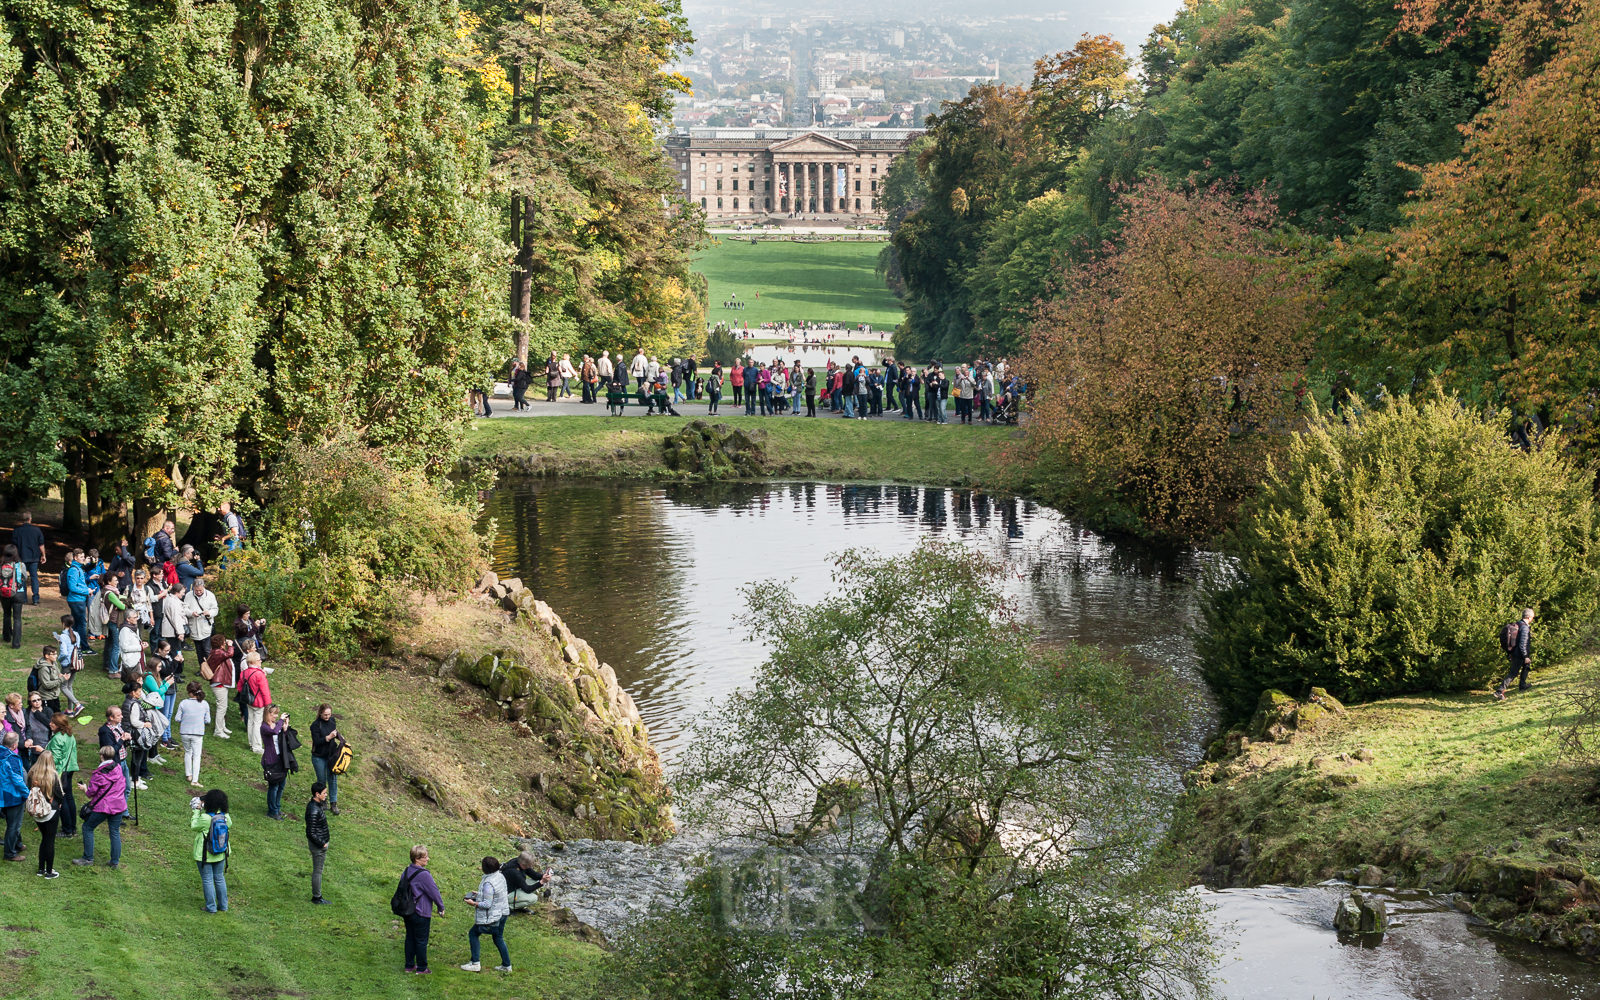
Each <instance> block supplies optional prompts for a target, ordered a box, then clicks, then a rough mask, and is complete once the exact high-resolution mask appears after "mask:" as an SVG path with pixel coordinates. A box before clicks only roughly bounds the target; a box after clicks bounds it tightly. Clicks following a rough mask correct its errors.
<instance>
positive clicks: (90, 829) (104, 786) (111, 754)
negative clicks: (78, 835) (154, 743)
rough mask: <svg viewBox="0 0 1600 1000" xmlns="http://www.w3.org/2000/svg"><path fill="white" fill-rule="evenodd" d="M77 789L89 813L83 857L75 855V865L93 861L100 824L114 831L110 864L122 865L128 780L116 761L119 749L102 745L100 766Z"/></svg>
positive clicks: (84, 833)
mask: <svg viewBox="0 0 1600 1000" xmlns="http://www.w3.org/2000/svg"><path fill="white" fill-rule="evenodd" d="M78 791H80V792H82V793H83V794H84V798H86V799H87V800H88V801H86V802H85V803H84V805H86V806H87V807H88V808H89V815H88V817H86V818H85V819H84V821H83V857H81V858H73V859H72V863H73V864H75V865H92V864H94V828H95V827H97V826H99V825H100V824H101V823H104V824H106V829H108V830H110V831H111V860H110V861H109V862H107V865H108V867H111V868H116V867H119V866H120V865H121V864H122V814H123V813H125V812H127V811H128V780H127V778H125V777H123V774H122V763H121V762H120V761H119V760H117V748H116V747H113V746H104V747H101V748H100V766H99V767H97V768H95V769H94V774H93V775H91V776H90V777H89V783H88V784H84V783H83V782H81V781H80V782H78Z"/></svg>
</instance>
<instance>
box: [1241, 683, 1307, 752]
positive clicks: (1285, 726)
mask: <svg viewBox="0 0 1600 1000" xmlns="http://www.w3.org/2000/svg"><path fill="white" fill-rule="evenodd" d="M1299 708H1300V703H1299V702H1298V701H1295V700H1294V699H1293V698H1291V697H1289V696H1288V695H1286V694H1284V693H1283V692H1282V691H1279V690H1276V689H1274V688H1268V689H1267V690H1265V691H1263V692H1261V700H1260V701H1259V702H1257V703H1256V714H1255V715H1254V716H1252V717H1251V719H1250V738H1251V739H1256V740H1270V741H1272V742H1274V743H1279V742H1282V741H1283V740H1285V739H1287V738H1288V736H1289V734H1290V733H1291V732H1292V731H1293V730H1294V718H1295V712H1296V711H1297V710H1298V709H1299Z"/></svg>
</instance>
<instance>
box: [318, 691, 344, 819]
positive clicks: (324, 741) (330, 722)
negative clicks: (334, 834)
mask: <svg viewBox="0 0 1600 1000" xmlns="http://www.w3.org/2000/svg"><path fill="white" fill-rule="evenodd" d="M343 745H344V740H343V739H341V738H340V736H339V720H338V719H335V718H334V717H333V706H332V705H328V704H322V705H318V706H317V717H316V718H315V719H313V720H312V721H311V766H312V768H313V769H314V770H315V771H316V772H317V780H318V781H320V782H322V783H323V784H324V785H327V786H328V813H329V814H330V815H333V816H337V815H339V776H338V775H337V774H334V773H333V763H334V761H336V760H338V759H339V748H340V747H341V746H343Z"/></svg>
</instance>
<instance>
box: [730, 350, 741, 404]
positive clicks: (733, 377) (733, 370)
mask: <svg viewBox="0 0 1600 1000" xmlns="http://www.w3.org/2000/svg"><path fill="white" fill-rule="evenodd" d="M728 384H729V385H731V386H733V405H734V406H742V405H743V404H744V365H741V364H740V363H739V362H737V361H735V362H734V363H733V365H732V367H730V368H729V369H728Z"/></svg>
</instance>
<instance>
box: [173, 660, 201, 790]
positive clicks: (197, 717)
mask: <svg viewBox="0 0 1600 1000" xmlns="http://www.w3.org/2000/svg"><path fill="white" fill-rule="evenodd" d="M188 691H189V697H187V698H185V699H183V701H181V702H179V703H178V707H177V710H176V711H174V712H173V718H172V724H173V725H175V726H177V727H178V739H180V740H182V741H183V776H184V777H185V778H188V779H189V784H190V785H193V786H195V787H196V788H198V787H199V786H200V752H201V750H202V749H204V747H205V739H206V724H207V723H208V722H210V721H211V706H210V705H208V704H206V693H205V692H206V689H205V688H204V687H202V686H201V685H200V682H199V681H190V682H189V687H188Z"/></svg>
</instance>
